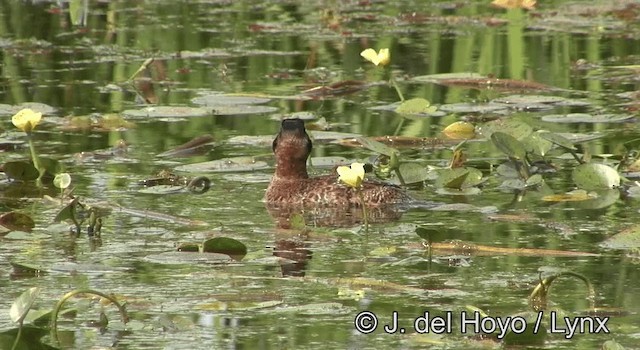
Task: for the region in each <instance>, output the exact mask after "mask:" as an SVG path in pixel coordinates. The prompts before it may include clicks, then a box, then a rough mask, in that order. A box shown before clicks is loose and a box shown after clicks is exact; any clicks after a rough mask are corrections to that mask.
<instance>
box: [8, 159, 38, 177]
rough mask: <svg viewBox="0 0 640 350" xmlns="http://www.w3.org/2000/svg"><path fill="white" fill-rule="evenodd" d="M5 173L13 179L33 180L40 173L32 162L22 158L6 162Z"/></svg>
mask: <svg viewBox="0 0 640 350" xmlns="http://www.w3.org/2000/svg"><path fill="white" fill-rule="evenodd" d="M4 173H5V174H6V175H7V177H8V178H10V179H13V180H21V181H31V180H35V179H37V178H38V176H39V175H40V174H39V173H38V169H36V168H35V167H34V166H33V164H32V163H31V162H26V161H22V160H17V161H11V162H6V163H4Z"/></svg>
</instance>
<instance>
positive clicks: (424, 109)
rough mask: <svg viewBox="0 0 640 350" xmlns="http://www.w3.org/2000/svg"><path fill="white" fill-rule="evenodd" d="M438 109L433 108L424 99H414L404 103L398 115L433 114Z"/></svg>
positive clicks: (397, 111)
mask: <svg viewBox="0 0 640 350" xmlns="http://www.w3.org/2000/svg"><path fill="white" fill-rule="evenodd" d="M436 110H437V108H436V107H435V106H431V103H430V102H429V101H427V100H425V99H424V98H412V99H410V100H406V101H404V102H402V103H401V104H400V105H399V106H398V108H396V113H398V114H431V113H433V112H435V111H436Z"/></svg>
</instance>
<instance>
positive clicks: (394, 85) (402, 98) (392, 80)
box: [389, 73, 404, 103]
mask: <svg viewBox="0 0 640 350" xmlns="http://www.w3.org/2000/svg"><path fill="white" fill-rule="evenodd" d="M389 82H390V83H391V84H392V85H393V87H394V88H395V89H396V93H397V94H398V97H400V102H401V103H402V102H404V95H402V91H400V87H399V86H398V82H396V78H395V77H394V76H393V73H391V78H390V79H389Z"/></svg>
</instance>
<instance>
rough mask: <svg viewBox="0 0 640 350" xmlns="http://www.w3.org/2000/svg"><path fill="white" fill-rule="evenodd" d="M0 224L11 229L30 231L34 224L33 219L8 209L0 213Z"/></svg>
mask: <svg viewBox="0 0 640 350" xmlns="http://www.w3.org/2000/svg"><path fill="white" fill-rule="evenodd" d="M0 225H1V226H4V227H6V228H7V229H9V230H12V231H26V232H31V230H33V228H34V227H35V226H36V224H35V222H34V221H33V219H32V218H31V217H30V216H29V215H26V214H22V213H19V212H16V211H10V212H8V213H3V214H2V215H0Z"/></svg>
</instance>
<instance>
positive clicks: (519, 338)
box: [494, 1, 547, 347]
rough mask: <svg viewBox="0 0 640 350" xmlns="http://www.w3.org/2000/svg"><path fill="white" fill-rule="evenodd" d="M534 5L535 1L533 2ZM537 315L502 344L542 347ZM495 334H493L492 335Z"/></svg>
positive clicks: (528, 314)
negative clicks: (520, 330) (522, 329)
mask: <svg viewBox="0 0 640 350" xmlns="http://www.w3.org/2000/svg"><path fill="white" fill-rule="evenodd" d="M533 3H534V4H535V1H534V2H533ZM538 316H539V314H538V313H537V312H533V311H531V312H526V313H523V314H519V315H516V316H515V317H519V318H521V319H524V320H525V325H523V326H524V331H522V332H514V331H513V330H512V329H509V330H508V331H507V334H506V335H505V336H504V338H503V342H504V344H505V345H506V346H507V347H520V346H522V347H530V346H542V345H544V342H545V339H546V338H547V327H546V325H545V324H544V323H541V324H539V327H536V325H537V323H536V322H537V318H538ZM494 334H495V333H494Z"/></svg>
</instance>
